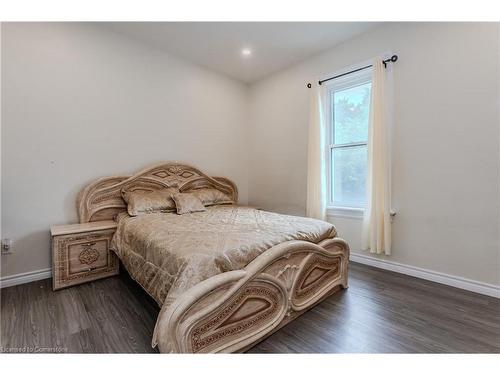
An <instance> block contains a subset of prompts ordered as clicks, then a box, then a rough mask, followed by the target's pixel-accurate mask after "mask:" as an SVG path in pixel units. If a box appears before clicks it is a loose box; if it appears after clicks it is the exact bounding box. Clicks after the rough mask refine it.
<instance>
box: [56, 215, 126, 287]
mask: <svg viewBox="0 0 500 375" xmlns="http://www.w3.org/2000/svg"><path fill="white" fill-rule="evenodd" d="M115 230H116V223H115V222H114V221H112V220H106V221H95V222H92V223H85V224H71V225H55V226H52V227H51V228H50V232H51V235H52V270H53V271H52V272H53V275H52V287H53V289H54V290H57V289H61V288H65V287H68V286H72V285H76V284H81V283H86V282H89V281H93V280H97V279H102V278H104V277H108V276H113V275H118V272H119V270H118V266H119V262H118V258H117V257H116V255H115V254H114V253H113V252H112V251H110V250H109V245H110V243H111V239H112V238H113V234H114V233H115Z"/></svg>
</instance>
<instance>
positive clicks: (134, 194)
mask: <svg viewBox="0 0 500 375" xmlns="http://www.w3.org/2000/svg"><path fill="white" fill-rule="evenodd" d="M178 192H179V190H178V189H176V188H167V189H161V190H155V191H123V192H122V196H123V199H124V200H125V202H127V211H128V214H129V215H130V216H138V215H140V214H146V213H151V212H156V211H162V212H173V211H175V202H174V200H173V199H172V194H175V193H178Z"/></svg>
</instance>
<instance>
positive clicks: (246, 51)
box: [241, 48, 252, 57]
mask: <svg viewBox="0 0 500 375" xmlns="http://www.w3.org/2000/svg"><path fill="white" fill-rule="evenodd" d="M251 54H252V50H251V49H250V48H243V49H242V50H241V55H242V56H245V57H247V56H250V55H251Z"/></svg>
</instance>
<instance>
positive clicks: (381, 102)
mask: <svg viewBox="0 0 500 375" xmlns="http://www.w3.org/2000/svg"><path fill="white" fill-rule="evenodd" d="M388 100H389V98H388V93H387V84H386V71H385V68H384V65H383V62H382V59H379V58H377V59H375V60H374V61H373V79H372V93H371V102H370V120H369V130H368V163H367V176H366V192H367V194H366V195H367V199H366V209H365V213H364V216H363V230H362V248H363V250H369V251H370V252H371V253H377V254H386V255H389V254H390V253H391V215H390V209H391V181H390V179H391V173H390V172H391V171H390V155H389V150H390V149H389V147H390V142H389V140H390V138H389V125H388V114H387V105H388Z"/></svg>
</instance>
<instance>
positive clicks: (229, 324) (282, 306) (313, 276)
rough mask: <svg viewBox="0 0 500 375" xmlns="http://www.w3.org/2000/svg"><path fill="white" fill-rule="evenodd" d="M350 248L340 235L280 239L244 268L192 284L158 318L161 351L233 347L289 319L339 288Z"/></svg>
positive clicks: (344, 284)
mask: <svg viewBox="0 0 500 375" xmlns="http://www.w3.org/2000/svg"><path fill="white" fill-rule="evenodd" d="M348 261H349V247H348V245H347V243H346V242H345V241H344V240H342V239H339V238H334V239H327V240H324V241H322V242H320V243H319V244H318V245H315V244H313V243H310V242H305V241H288V242H284V243H281V244H279V245H277V246H274V247H273V248H271V249H269V250H268V251H266V252H265V253H263V254H261V255H260V256H259V257H257V258H256V259H255V260H254V261H252V262H251V263H250V264H249V265H248V266H247V267H246V268H245V269H243V270H238V271H231V272H226V273H223V274H220V275H217V276H214V277H212V278H210V279H208V280H205V281H204V282H202V283H200V284H198V285H196V286H194V287H193V288H191V289H190V290H189V291H188V292H187V293H185V294H184V295H183V296H182V297H179V298H178V299H176V300H175V301H174V302H173V303H172V304H171V305H170V306H168V307H164V308H163V309H162V310H161V312H160V315H159V317H158V321H157V326H156V329H155V339H156V341H157V343H158V346H159V349H160V351H161V352H164V353H165V352H166V353H168V352H171V353H172V352H173V353H215V352H224V353H227V352H237V351H242V350H245V349H248V348H249V347H251V346H252V345H254V344H255V343H257V342H259V341H260V340H262V339H263V338H264V337H266V336H268V335H269V334H271V333H272V332H274V331H275V330H276V329H278V328H279V327H281V326H283V325H285V324H286V323H288V322H290V321H291V320H293V319H294V318H296V317H297V316H298V315H300V314H301V313H302V312H304V311H306V310H307V309H309V308H311V307H312V306H314V305H315V304H316V303H318V302H320V301H321V300H322V299H324V298H325V297H327V296H328V295H330V294H331V293H333V292H335V291H336V290H338V289H339V288H341V287H344V288H347V268H348Z"/></svg>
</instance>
